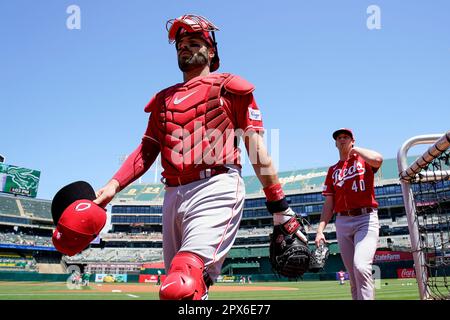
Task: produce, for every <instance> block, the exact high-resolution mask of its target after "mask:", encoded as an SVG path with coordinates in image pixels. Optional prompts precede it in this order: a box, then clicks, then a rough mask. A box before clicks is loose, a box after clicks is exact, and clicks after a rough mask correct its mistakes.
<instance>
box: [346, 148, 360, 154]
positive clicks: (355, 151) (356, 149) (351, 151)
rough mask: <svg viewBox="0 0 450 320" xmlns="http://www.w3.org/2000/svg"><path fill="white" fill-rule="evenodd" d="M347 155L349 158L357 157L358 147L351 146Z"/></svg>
mask: <svg viewBox="0 0 450 320" xmlns="http://www.w3.org/2000/svg"><path fill="white" fill-rule="evenodd" d="M348 154H349V155H351V156H357V155H359V150H358V147H355V146H353V147H352V148H351V149H350V152H349V153H348Z"/></svg>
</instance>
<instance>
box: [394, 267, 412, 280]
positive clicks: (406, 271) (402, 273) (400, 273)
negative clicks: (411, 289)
mask: <svg viewBox="0 0 450 320" xmlns="http://www.w3.org/2000/svg"><path fill="white" fill-rule="evenodd" d="M397 277H398V278H399V279H405V278H415V277H416V272H415V271H414V268H401V269H397Z"/></svg>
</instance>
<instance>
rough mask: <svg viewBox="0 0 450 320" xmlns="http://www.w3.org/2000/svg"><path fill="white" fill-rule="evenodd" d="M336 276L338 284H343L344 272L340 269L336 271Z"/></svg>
mask: <svg viewBox="0 0 450 320" xmlns="http://www.w3.org/2000/svg"><path fill="white" fill-rule="evenodd" d="M338 277H339V284H340V285H343V284H345V272H344V271H342V270H340V271H339V272H338Z"/></svg>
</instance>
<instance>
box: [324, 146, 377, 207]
mask: <svg viewBox="0 0 450 320" xmlns="http://www.w3.org/2000/svg"><path fill="white" fill-rule="evenodd" d="M377 170H378V169H375V168H372V167H371V166H370V165H368V164H367V163H366V162H365V161H364V159H363V158H361V157H360V156H356V157H355V155H352V156H350V158H349V159H347V160H345V161H339V162H338V163H336V164H335V165H334V166H331V167H330V168H329V169H328V174H327V178H326V179H325V185H324V186H323V192H322V194H323V195H324V196H334V208H333V212H341V211H347V210H351V209H358V208H367V207H371V208H377V207H378V203H377V202H376V201H375V188H374V173H375V172H377Z"/></svg>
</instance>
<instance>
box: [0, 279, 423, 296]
mask: <svg viewBox="0 0 450 320" xmlns="http://www.w3.org/2000/svg"><path fill="white" fill-rule="evenodd" d="M120 286H121V287H120V288H121V290H117V284H98V283H91V284H90V286H89V287H81V288H80V289H69V288H68V287H67V285H66V283H61V282H0V300H157V299H158V291H157V288H158V287H156V286H155V285H154V284H120ZM274 287H277V288H287V289H289V290H280V289H278V290H275V288H274ZM377 287H378V288H377V289H376V299H377V300H418V299H419V294H418V290H417V284H416V281H415V279H386V280H381V281H380V282H379V283H377ZM255 288H256V289H257V290H256V291H255V290H254V291H251V290H252V289H255ZM265 288H267V290H266V289H265ZM147 289H149V290H147ZM227 290H233V291H227ZM113 291H114V292H113ZM144 291H147V292H144ZM148 291H152V292H148ZM209 299H210V300H350V299H351V296H350V287H349V283H348V282H346V284H345V285H339V284H338V282H337V281H298V282H258V283H252V284H215V285H214V286H213V287H212V288H211V290H210V293H209Z"/></svg>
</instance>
